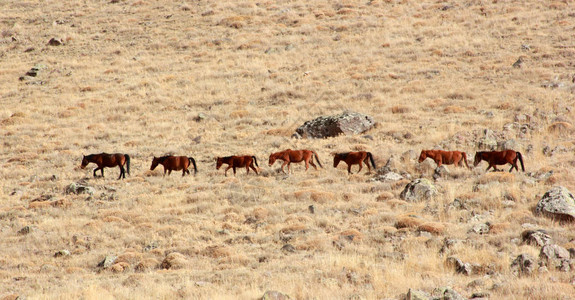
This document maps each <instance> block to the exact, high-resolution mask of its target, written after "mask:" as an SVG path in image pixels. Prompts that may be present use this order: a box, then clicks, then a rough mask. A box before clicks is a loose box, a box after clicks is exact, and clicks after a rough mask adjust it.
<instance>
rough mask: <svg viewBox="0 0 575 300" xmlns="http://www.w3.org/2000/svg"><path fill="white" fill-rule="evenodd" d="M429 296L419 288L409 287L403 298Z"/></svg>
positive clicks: (427, 298)
mask: <svg viewBox="0 0 575 300" xmlns="http://www.w3.org/2000/svg"><path fill="white" fill-rule="evenodd" d="M430 299H431V296H430V295H429V294H428V293H426V292H424V291H420V290H414V289H409V291H408V292H407V295H406V296H405V300H430Z"/></svg>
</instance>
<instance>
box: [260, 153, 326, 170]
mask: <svg viewBox="0 0 575 300" xmlns="http://www.w3.org/2000/svg"><path fill="white" fill-rule="evenodd" d="M312 156H315V160H316V161H317V163H318V164H319V166H320V167H322V168H323V166H322V165H321V162H319V158H318V156H317V153H315V151H313V150H291V149H287V150H284V151H281V152H276V153H272V154H270V160H269V165H270V167H271V166H272V165H273V164H274V163H275V162H276V160H277V159H280V160H283V161H284V163H283V164H282V172H284V173H285V171H284V166H285V165H287V166H288V173H289V171H290V164H291V163H292V162H294V163H298V162H302V161H305V170H306V171H307V169H309V165H312V166H313V167H314V168H315V169H316V170H317V167H316V165H315V164H314V163H313V157H312ZM286 174H287V173H286Z"/></svg>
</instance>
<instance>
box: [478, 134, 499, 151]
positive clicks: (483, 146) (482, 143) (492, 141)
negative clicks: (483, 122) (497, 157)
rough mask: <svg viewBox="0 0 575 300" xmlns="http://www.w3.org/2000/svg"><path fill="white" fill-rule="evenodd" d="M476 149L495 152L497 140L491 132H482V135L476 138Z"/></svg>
mask: <svg viewBox="0 0 575 300" xmlns="http://www.w3.org/2000/svg"><path fill="white" fill-rule="evenodd" d="M477 148H479V150H495V148H497V138H496V135H495V133H494V132H493V131H492V130H489V129H485V130H483V135H482V136H480V137H478V140H477Z"/></svg>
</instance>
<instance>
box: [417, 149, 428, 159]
mask: <svg viewBox="0 0 575 300" xmlns="http://www.w3.org/2000/svg"><path fill="white" fill-rule="evenodd" d="M426 158H427V151H425V150H421V154H420V155H419V160H418V161H419V162H422V161H424V160H425V159H426Z"/></svg>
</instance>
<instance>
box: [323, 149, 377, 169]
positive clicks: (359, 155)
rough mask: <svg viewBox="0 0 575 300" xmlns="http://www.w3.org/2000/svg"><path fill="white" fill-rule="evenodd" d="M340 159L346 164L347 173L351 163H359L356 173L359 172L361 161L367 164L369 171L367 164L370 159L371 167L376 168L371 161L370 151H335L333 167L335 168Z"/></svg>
mask: <svg viewBox="0 0 575 300" xmlns="http://www.w3.org/2000/svg"><path fill="white" fill-rule="evenodd" d="M342 160H343V161H344V162H345V163H346V164H347V173H348V174H351V166H352V165H359V170H357V173H359V172H360V171H361V169H362V168H363V166H362V163H365V164H366V165H367V168H368V169H369V172H371V167H370V166H369V162H370V161H371V165H372V166H373V168H374V169H375V168H377V167H376V166H375V162H374V161H373V155H371V152H365V151H359V152H346V153H336V154H334V156H333V167H334V168H337V165H338V164H339V162H340V161H342Z"/></svg>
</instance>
